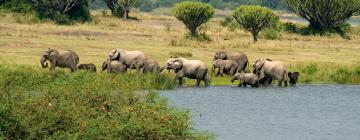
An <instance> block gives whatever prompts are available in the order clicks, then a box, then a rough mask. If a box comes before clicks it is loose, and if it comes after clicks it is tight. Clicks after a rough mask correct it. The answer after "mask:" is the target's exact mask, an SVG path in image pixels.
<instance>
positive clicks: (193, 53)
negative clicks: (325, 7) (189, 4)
mask: <svg viewBox="0 0 360 140" xmlns="http://www.w3.org/2000/svg"><path fill="white" fill-rule="evenodd" d="M92 14H93V15H94V20H93V21H92V22H90V23H85V24H75V25H72V26H61V25H55V24H53V23H51V22H45V23H39V22H37V21H36V20H33V17H32V16H31V15H20V14H12V13H7V12H4V11H2V12H0V31H1V32H0V49H1V51H0V61H3V62H6V63H15V64H25V65H35V66H39V67H40V63H39V56H40V54H41V53H42V52H43V51H44V50H46V49H47V48H56V49H71V50H74V51H76V52H77V53H78V54H79V56H80V63H95V64H97V65H98V66H100V64H101V62H102V61H103V60H105V59H106V57H107V55H108V53H109V52H110V51H111V50H112V49H115V48H124V49H128V50H141V51H143V52H145V53H146V54H148V55H149V56H151V57H152V58H154V59H155V60H157V61H158V62H159V63H160V64H161V65H163V64H164V62H165V61H166V60H167V59H168V58H169V57H170V56H172V55H184V56H186V57H188V58H190V59H200V60H202V61H204V62H206V63H207V64H208V65H209V66H210V65H211V61H212V56H213V55H214V53H215V52H216V51H219V50H225V51H228V52H233V51H241V52H244V53H246V54H247V55H248V57H249V59H250V62H251V63H252V62H254V61H255V60H256V59H258V58H271V59H273V60H281V61H283V62H284V63H285V64H286V65H287V66H288V67H289V69H290V70H291V71H300V72H304V73H303V74H302V75H301V78H300V80H301V82H311V83H360V78H359V76H358V75H356V69H357V68H358V67H359V65H360V59H359V56H360V35H359V33H358V32H359V31H360V28H359V27H354V29H353V30H352V31H353V34H352V35H351V40H346V39H343V38H341V37H339V36H337V35H332V36H326V37H320V36H300V35H296V34H290V33H286V32H281V33H280V36H279V37H278V39H276V40H266V39H264V38H263V37H261V38H260V41H259V42H258V43H256V44H253V43H252V40H251V36H250V34H249V33H247V32H244V31H241V30H236V31H233V32H232V31H229V30H228V29H227V28H225V27H222V26H220V19H219V18H215V19H214V20H211V21H210V22H209V23H207V24H206V25H204V26H202V27H201V29H200V31H201V32H205V33H206V34H207V35H208V36H209V37H210V38H211V40H212V41H210V42H198V41H192V40H187V39H185V38H184V35H185V34H186V32H187V30H186V29H185V27H184V26H183V25H182V23H180V22H178V21H177V20H176V19H175V18H174V17H171V16H165V15H164V16H154V14H151V13H150V14H148V13H133V15H132V16H136V17H137V18H138V19H139V20H128V21H124V20H121V19H118V18H115V17H111V16H109V15H107V14H103V13H102V12H93V13H92ZM108 14H109V12H108ZM312 64H315V65H316V66H317V68H318V69H317V71H316V72H314V73H307V72H306V70H305V69H306V67H307V66H308V65H312ZM344 69H345V70H346V72H345V73H351V75H352V76H351V77H352V79H348V78H343V80H340V81H339V80H336V79H337V78H334V77H336V76H333V78H331V75H336V72H337V71H342V70H344ZM354 75H355V77H354ZM211 79H212V84H230V82H229V80H228V78H214V77H212V78H211Z"/></svg>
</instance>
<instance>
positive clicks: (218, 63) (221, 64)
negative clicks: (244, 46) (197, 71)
mask: <svg viewBox="0 0 360 140" xmlns="http://www.w3.org/2000/svg"><path fill="white" fill-rule="evenodd" d="M238 65H239V64H238V63H236V62H235V61H233V60H221V59H218V60H215V61H214V62H213V65H212V72H215V70H216V69H219V71H218V72H217V74H216V76H219V75H220V76H221V77H223V76H224V73H225V74H230V75H231V76H233V75H235V74H236V72H237V70H238Z"/></svg>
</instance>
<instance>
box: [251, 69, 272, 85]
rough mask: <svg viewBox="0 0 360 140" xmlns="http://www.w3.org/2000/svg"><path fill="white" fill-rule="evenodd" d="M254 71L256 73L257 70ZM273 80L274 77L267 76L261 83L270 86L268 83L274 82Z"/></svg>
mask: <svg viewBox="0 0 360 140" xmlns="http://www.w3.org/2000/svg"><path fill="white" fill-rule="evenodd" d="M253 73H256V71H255V70H253ZM258 74H259V73H258ZM272 81H273V79H272V78H271V77H269V76H265V77H264V78H263V79H261V80H259V85H264V86H268V85H271V84H272Z"/></svg>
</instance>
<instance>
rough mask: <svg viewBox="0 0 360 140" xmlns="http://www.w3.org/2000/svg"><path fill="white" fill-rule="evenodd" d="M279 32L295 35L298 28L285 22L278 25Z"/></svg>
mask: <svg viewBox="0 0 360 140" xmlns="http://www.w3.org/2000/svg"><path fill="white" fill-rule="evenodd" d="M280 28H281V30H283V31H286V32H289V33H297V32H298V28H297V27H296V25H295V24H294V23H291V22H286V23H283V24H281V25H280Z"/></svg>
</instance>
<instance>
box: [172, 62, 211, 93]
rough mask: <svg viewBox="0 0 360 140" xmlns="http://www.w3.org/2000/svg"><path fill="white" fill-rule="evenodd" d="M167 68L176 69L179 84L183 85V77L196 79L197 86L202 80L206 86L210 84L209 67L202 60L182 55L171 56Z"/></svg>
mask: <svg viewBox="0 0 360 140" xmlns="http://www.w3.org/2000/svg"><path fill="white" fill-rule="evenodd" d="M165 69H168V70H174V71H175V73H176V79H178V80H179V85H182V80H183V77H186V78H190V79H196V80H197V82H196V86H200V82H201V81H204V83H205V86H206V87H207V86H208V85H209V83H208V78H207V72H208V69H207V67H206V65H205V63H204V62H202V61H200V60H188V59H185V58H182V57H175V58H170V59H168V60H167V61H166V64H165Z"/></svg>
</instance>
